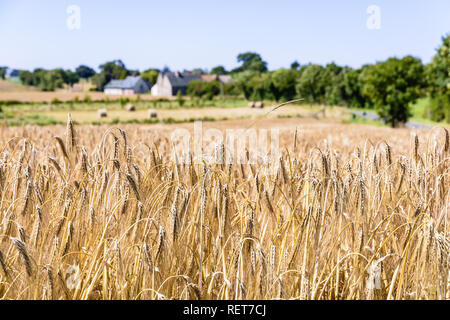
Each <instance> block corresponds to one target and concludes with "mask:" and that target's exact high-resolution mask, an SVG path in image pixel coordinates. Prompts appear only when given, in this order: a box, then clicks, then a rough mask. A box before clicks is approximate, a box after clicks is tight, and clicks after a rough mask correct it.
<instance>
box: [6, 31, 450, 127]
mask: <svg viewBox="0 0 450 320" xmlns="http://www.w3.org/2000/svg"><path fill="white" fill-rule="evenodd" d="M237 62H238V63H239V66H238V67H237V68H235V69H233V70H229V71H228V70H226V68H225V67H224V66H220V65H219V66H217V67H214V68H212V69H211V70H210V71H209V72H208V70H204V69H201V68H196V69H194V70H191V72H193V73H198V74H208V73H209V74H216V75H225V74H230V75H231V76H232V78H233V80H234V81H233V83H231V84H225V85H222V84H220V82H219V81H212V82H203V81H201V80H195V81H192V82H191V83H190V84H189V87H188V90H187V93H188V94H189V95H190V96H191V97H198V98H206V99H212V98H214V97H215V96H217V95H219V94H224V95H227V96H243V97H245V99H247V100H252V101H259V100H271V101H277V102H280V101H289V100H293V99H296V98H303V99H304V101H305V103H310V104H323V105H340V106H348V107H352V108H364V109H376V110H377V111H378V114H379V115H380V116H382V117H383V118H384V119H385V121H386V122H387V123H390V124H391V125H392V126H395V125H396V124H397V123H398V122H405V121H407V119H408V118H409V116H410V110H409V105H410V104H411V103H414V102H415V101H416V100H417V99H418V98H420V97H424V96H427V95H428V96H429V97H430V106H429V111H430V117H431V118H432V119H433V120H435V121H443V120H445V121H447V122H450V93H449V89H450V35H447V36H445V37H443V38H442V44H441V45H440V47H439V48H438V49H437V51H436V54H435V55H434V57H433V59H432V61H431V62H430V63H429V64H426V65H424V64H423V63H422V61H421V60H420V59H418V58H415V57H413V56H406V57H403V58H396V57H393V58H389V59H387V60H386V61H381V62H377V63H375V64H367V65H364V66H362V67H361V68H356V69H355V68H350V67H348V66H339V65H337V64H336V63H334V62H332V63H329V64H327V65H325V66H322V65H318V64H304V65H301V64H300V63H299V62H298V61H294V62H293V63H292V64H291V65H290V67H289V68H282V69H278V70H274V71H269V70H268V68H267V62H266V61H264V60H263V58H262V57H261V55H259V54H258V53H256V52H245V53H241V54H239V55H238V56H237ZM163 71H170V70H169V69H168V68H167V67H165V69H164V70H163ZM184 71H187V70H184ZM5 72H6V68H0V78H4V76H5ZM159 72H160V70H159V69H148V70H145V71H143V72H140V71H139V70H129V69H128V68H127V67H126V66H125V64H124V63H123V62H122V61H121V60H114V61H110V62H106V63H104V64H102V65H100V66H99V72H96V71H95V70H94V69H93V68H91V67H89V66H86V65H81V66H79V67H77V68H76V69H75V71H71V70H64V69H53V70H45V69H42V68H38V69H35V70H34V71H26V70H21V71H20V72H19V75H20V80H21V81H22V83H23V84H25V85H31V86H36V87H38V88H40V89H41V90H44V91H53V90H55V89H57V88H62V87H63V86H64V85H69V86H72V85H73V84H75V83H77V82H79V81H80V79H86V80H89V81H91V82H92V83H93V84H94V85H95V86H96V90H99V91H102V90H103V88H104V86H105V85H106V84H107V83H108V82H109V81H111V80H113V79H125V78H126V77H127V76H130V75H140V76H141V77H142V78H143V79H144V80H146V81H147V82H148V83H150V84H155V83H156V81H157V78H158V74H159Z"/></svg>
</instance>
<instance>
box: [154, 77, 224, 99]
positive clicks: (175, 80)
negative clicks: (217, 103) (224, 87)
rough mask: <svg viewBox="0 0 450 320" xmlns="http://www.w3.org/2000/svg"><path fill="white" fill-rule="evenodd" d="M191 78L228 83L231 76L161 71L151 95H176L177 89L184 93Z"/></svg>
mask: <svg viewBox="0 0 450 320" xmlns="http://www.w3.org/2000/svg"><path fill="white" fill-rule="evenodd" d="M193 80H203V81H205V82H211V81H215V80H219V81H220V82H221V83H230V82H231V76H228V75H223V76H218V75H215V74H210V75H209V74H208V75H200V74H193V73H189V72H161V73H160V74H159V75H158V79H157V81H156V83H155V85H154V86H153V87H152V96H164V97H173V96H176V95H177V93H178V91H181V94H183V95H185V94H186V90H187V87H188V84H189V82H191V81H193Z"/></svg>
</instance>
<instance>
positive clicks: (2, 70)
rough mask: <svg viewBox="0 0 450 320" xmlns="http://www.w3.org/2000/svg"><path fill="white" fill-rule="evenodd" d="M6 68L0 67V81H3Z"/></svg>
mask: <svg viewBox="0 0 450 320" xmlns="http://www.w3.org/2000/svg"><path fill="white" fill-rule="evenodd" d="M6 69H7V67H0V79H5V74H6Z"/></svg>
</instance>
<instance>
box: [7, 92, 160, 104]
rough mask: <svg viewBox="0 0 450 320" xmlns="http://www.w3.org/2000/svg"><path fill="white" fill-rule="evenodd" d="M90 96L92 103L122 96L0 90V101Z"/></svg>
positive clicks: (65, 98)
mask: <svg viewBox="0 0 450 320" xmlns="http://www.w3.org/2000/svg"><path fill="white" fill-rule="evenodd" d="M87 95H88V96H89V97H90V98H91V100H92V101H99V100H106V99H109V100H110V101H114V100H119V99H120V97H121V96H111V95H105V94H104V93H103V92H92V91H91V92H68V91H55V92H42V91H7V90H2V89H0V101H7V100H14V101H20V102H37V103H40V102H51V101H52V100H53V99H55V98H56V99H58V100H59V101H63V102H65V101H70V100H73V99H75V97H78V99H80V100H83V99H84V98H85V96H87ZM127 98H129V99H136V98H137V95H130V96H127ZM140 99H141V100H143V101H152V100H155V97H153V96H151V95H149V94H143V95H140Z"/></svg>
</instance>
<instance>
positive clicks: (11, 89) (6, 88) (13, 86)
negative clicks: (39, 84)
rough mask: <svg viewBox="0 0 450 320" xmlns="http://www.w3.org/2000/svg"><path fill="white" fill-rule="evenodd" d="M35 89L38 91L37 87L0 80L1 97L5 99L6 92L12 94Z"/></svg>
mask: <svg viewBox="0 0 450 320" xmlns="http://www.w3.org/2000/svg"><path fill="white" fill-rule="evenodd" d="M34 91H37V89H36V88H34V87H27V86H24V85H22V84H20V83H16V82H11V81H5V80H0V99H3V95H4V94H11V93H20V94H23V93H24V92H34Z"/></svg>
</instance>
